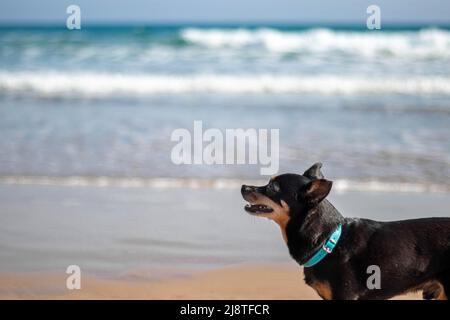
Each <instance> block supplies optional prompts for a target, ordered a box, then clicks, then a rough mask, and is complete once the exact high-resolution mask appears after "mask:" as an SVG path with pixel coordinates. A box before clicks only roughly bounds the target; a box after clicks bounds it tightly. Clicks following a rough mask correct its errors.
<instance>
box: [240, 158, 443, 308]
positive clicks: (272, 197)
mask: <svg viewBox="0 0 450 320" xmlns="http://www.w3.org/2000/svg"><path fill="white" fill-rule="evenodd" d="M321 166H322V165H321V164H320V163H316V164H315V165H313V166H312V167H311V168H310V169H308V170H307V171H306V172H305V173H304V174H303V175H297V174H282V175H280V176H277V177H275V178H272V179H271V180H270V182H269V183H268V184H267V185H265V186H261V187H255V186H246V185H243V186H242V190H241V192H242V196H243V197H244V199H245V200H246V201H248V202H249V204H248V205H247V206H246V207H245V210H246V211H247V212H249V213H250V214H253V215H257V216H261V217H266V218H269V219H272V220H274V221H275V222H276V223H277V224H278V225H279V226H280V227H281V232H282V235H283V238H284V240H285V241H286V244H287V246H288V248H289V253H290V254H291V256H292V257H293V258H294V259H295V260H296V261H297V262H298V263H299V264H300V265H305V264H306V265H308V267H306V266H305V268H304V274H305V281H306V283H307V284H308V285H310V286H311V287H313V288H314V289H315V290H316V291H317V293H318V294H319V295H320V296H321V297H322V298H323V299H388V298H391V297H393V296H396V295H399V294H403V293H406V292H409V291H416V290H423V297H424V299H446V295H449V294H450V218H427V219H415V220H404V221H393V222H378V221H373V220H368V219H356V218H344V217H343V216H342V215H341V214H340V213H339V212H338V211H337V210H336V209H335V208H334V207H333V205H331V203H330V202H328V201H327V200H326V199H325V197H326V196H327V195H328V193H329V192H330V190H331V186H332V182H331V181H328V180H326V179H324V176H323V175H322V173H321V171H320V168H321ZM369 266H376V267H377V268H379V269H378V270H379V272H380V283H381V285H380V287H378V288H368V285H367V279H368V277H369V276H370V274H368V273H367V268H368V267H369Z"/></svg>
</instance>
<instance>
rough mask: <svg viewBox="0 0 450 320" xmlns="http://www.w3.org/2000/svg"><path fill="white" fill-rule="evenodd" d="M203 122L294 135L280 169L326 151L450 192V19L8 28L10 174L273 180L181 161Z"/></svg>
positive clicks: (343, 174)
mask: <svg viewBox="0 0 450 320" xmlns="http://www.w3.org/2000/svg"><path fill="white" fill-rule="evenodd" d="M195 120H201V121H203V126H204V127H205V128H218V129H220V130H225V129H227V128H244V129H247V128H255V129H260V128H267V129H271V128H276V129H279V130H280V170H279V172H280V173H281V172H295V173H302V172H303V171H304V170H305V169H306V168H307V167H309V166H310V165H311V164H312V163H314V162H317V161H321V162H323V163H324V167H323V171H324V173H325V176H326V177H327V178H329V179H331V180H334V181H336V182H337V183H336V184H335V186H336V188H338V189H342V190H348V189H350V190H363V191H364V190H369V191H373V190H376V191H392V190H397V191H402V190H404V191H420V192H421V191H436V192H449V191H450V170H449V168H450V139H449V137H450V28H448V27H429V26H415V27H401V26H396V27H391V28H383V29H382V30H380V31H368V30H366V29H364V28H363V27H357V26H349V27H344V26H327V27H316V26H293V25H286V26H283V25H252V26H245V25H242V26H238V25H235V26H233V25H198V26H196V25H159V26H158V25H153V26H114V27H106V26H105V27H100V26H86V27H85V26H82V30H80V31H69V30H66V29H65V28H63V27H7V26H3V27H0V137H1V139H0V182H3V183H10V184H20V183H25V184H33V183H34V184H49V185H81V186H82V185H88V186H91V185H94V186H95V185H111V186H125V187H127V186H135V185H143V186H163V187H172V186H184V187H186V186H187V187H196V186H198V185H202V183H203V185H205V184H206V185H207V186H213V187H218V188H222V187H225V188H227V187H228V188H235V187H236V186H238V185H239V183H240V181H241V180H250V179H254V180H264V179H266V177H261V176H260V175H259V166H257V165H210V166H205V165H203V166H202V165H175V164H173V163H172V162H171V159H170V153H171V149H172V147H173V146H174V143H173V142H172V141H171V140H170V136H171V133H172V132H173V130H174V129H177V128H187V129H188V130H192V127H193V122H194V121H195ZM205 181H206V182H205ZM236 181H237V182H236Z"/></svg>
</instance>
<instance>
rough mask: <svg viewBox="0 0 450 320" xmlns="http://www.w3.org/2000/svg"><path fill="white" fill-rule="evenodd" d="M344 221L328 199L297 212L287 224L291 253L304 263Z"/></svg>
mask: <svg viewBox="0 0 450 320" xmlns="http://www.w3.org/2000/svg"><path fill="white" fill-rule="evenodd" d="M343 221H344V218H343V217H342V215H341V214H340V213H339V212H338V211H337V210H336V208H334V207H333V205H332V204H331V203H330V202H328V201H327V200H323V201H322V202H321V203H319V204H318V205H317V206H315V207H313V208H309V209H306V210H304V211H303V212H299V213H298V214H295V215H294V217H293V218H291V219H290V220H289V222H288V223H287V225H286V238H287V245H288V248H289V253H290V254H291V256H292V257H293V258H294V259H295V260H296V261H297V262H298V263H299V264H301V265H302V264H304V263H305V262H306V261H308V259H309V258H310V257H311V256H312V255H313V254H314V253H315V252H317V250H319V249H320V247H321V246H322V245H323V244H324V242H325V241H326V240H327V239H328V238H329V237H330V235H331V234H332V233H333V231H334V230H335V229H336V228H337V226H338V225H339V224H340V223H343Z"/></svg>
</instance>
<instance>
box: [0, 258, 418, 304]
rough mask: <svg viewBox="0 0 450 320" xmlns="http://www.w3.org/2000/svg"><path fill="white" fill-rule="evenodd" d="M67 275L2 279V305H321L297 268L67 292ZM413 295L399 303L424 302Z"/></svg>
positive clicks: (102, 284) (224, 271) (250, 269)
mask: <svg viewBox="0 0 450 320" xmlns="http://www.w3.org/2000/svg"><path fill="white" fill-rule="evenodd" d="M65 282H66V275H64V274H28V275H13V274H9V275H2V276H0V288H1V289H0V299H194V300H203V299H230V300H233V299H255V300H264V299H274V300H278V299H289V300H291V299H292V300H305V299H306V300H316V299H320V298H319V296H318V295H317V294H316V292H315V291H314V290H313V289H312V288H310V287H308V286H307V285H306V284H305V283H304V281H303V275H302V269H301V268H299V267H296V266H294V265H284V264H283V265H260V266H239V267H229V268H221V269H217V270H212V271H204V272H192V273H191V274H190V275H186V274H184V275H180V274H179V275H175V276H174V275H171V276H167V277H164V276H163V277H161V278H159V280H149V279H145V278H139V277H136V275H135V276H134V277H132V278H129V277H128V278H127V277H125V278H122V279H114V280H108V279H102V278H97V277H92V276H87V277H82V282H81V289H80V290H68V289H66V287H65V285H66V284H65ZM420 298H421V294H420V293H411V294H408V295H403V296H399V297H396V299H420Z"/></svg>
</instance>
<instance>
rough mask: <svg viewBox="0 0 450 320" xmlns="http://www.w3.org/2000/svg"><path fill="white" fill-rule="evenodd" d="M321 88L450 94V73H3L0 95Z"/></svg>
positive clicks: (337, 91)
mask: <svg viewBox="0 0 450 320" xmlns="http://www.w3.org/2000/svg"><path fill="white" fill-rule="evenodd" d="M191 92H200V93H201V92H205V93H207V92H213V93H225V94H240V93H317V94H323V95H358V94H380V93H382V94H409V95H430V94H442V95H450V77H448V76H411V77H379V78H371V77H363V76H351V75H343V76H336V75H317V76H311V75H308V76H302V75H298V76H290V75H274V74H260V75H248V74H247V75H245V74H243V75H224V74H198V75H156V74H120V73H92V72H0V94H3V95H5V94H7V95H8V94H9V95H19V96H21V95H25V96H27V95H32V96H37V97H49V98H52V97H57V98H102V97H116V96H148V95H154V94H164V93H171V94H177V93H191Z"/></svg>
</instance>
